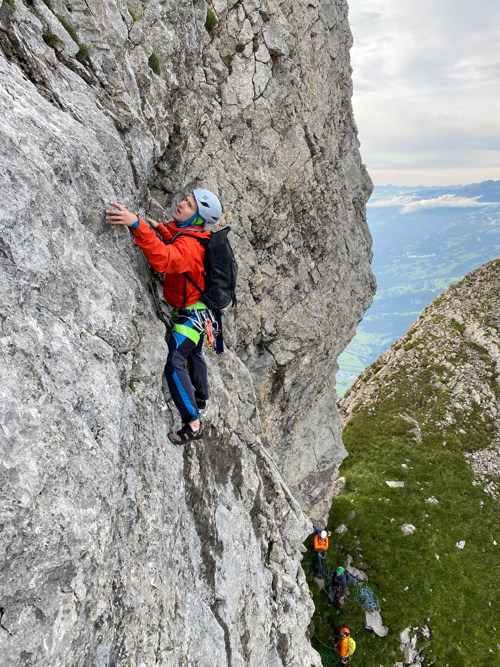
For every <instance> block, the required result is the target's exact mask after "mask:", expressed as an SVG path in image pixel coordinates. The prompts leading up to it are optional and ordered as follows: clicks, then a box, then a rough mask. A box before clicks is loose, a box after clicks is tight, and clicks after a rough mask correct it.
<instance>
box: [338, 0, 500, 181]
mask: <svg viewBox="0 0 500 667" xmlns="http://www.w3.org/2000/svg"><path fill="white" fill-rule="evenodd" d="M349 7H350V23H351V29H352V32H353V35H354V47H353V49H352V51H351V58H352V66H353V70H354V75H353V76H354V99H353V104H354V113H355V117H356V122H357V124H358V128H359V138H360V141H361V154H362V157H363V161H364V162H365V163H366V165H367V166H368V170H369V172H370V174H371V177H372V179H373V181H374V183H375V184H376V185H387V184H388V183H392V184H394V185H453V184H459V183H462V184H467V183H475V182H479V181H484V180H488V179H493V180H498V179H500V0H349Z"/></svg>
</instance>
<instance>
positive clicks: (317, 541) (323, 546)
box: [314, 535, 328, 551]
mask: <svg viewBox="0 0 500 667" xmlns="http://www.w3.org/2000/svg"><path fill="white" fill-rule="evenodd" d="M327 549H328V537H325V539H324V540H322V539H321V535H315V536H314V551H326V550H327Z"/></svg>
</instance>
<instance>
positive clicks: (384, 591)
mask: <svg viewBox="0 0 500 667" xmlns="http://www.w3.org/2000/svg"><path fill="white" fill-rule="evenodd" d="M499 372H500V261H499V260H496V261H494V262H490V263H489V264H486V265H484V266H483V267H481V268H480V269H478V270H477V271H474V272H472V273H471V274H468V275H467V276H466V277H465V278H464V279H463V280H462V281H460V283H458V284H457V285H454V286H452V287H451V288H449V289H448V290H447V291H446V292H445V293H444V294H443V295H442V296H441V297H440V298H438V299H436V300H435V301H434V302H433V303H432V304H431V306H429V307H428V308H426V309H425V310H424V312H423V314H422V315H421V317H420V318H419V319H418V320H417V321H416V322H415V323H414V324H413V325H412V327H411V328H410V331H409V332H408V334H407V335H406V336H405V337H404V338H403V339H402V340H401V341H400V342H399V343H397V344H395V345H394V346H393V347H392V348H391V349H390V350H389V351H388V352H387V353H386V354H385V355H383V356H382V357H381V358H380V359H379V360H377V362H375V364H373V365H372V366H370V368H368V369H367V371H365V373H364V374H363V375H362V376H361V377H360V378H359V379H358V380H357V382H356V383H355V384H354V385H353V387H352V388H351V389H350V391H349V392H348V394H346V398H345V399H344V400H343V401H342V402H341V407H342V411H343V417H344V419H345V422H346V427H345V431H344V443H345V445H346V447H347V450H348V451H349V457H348V458H347V459H346V461H345V462H344V464H343V465H342V468H341V475H344V476H345V478H346V487H345V489H344V491H343V493H342V495H341V496H340V497H339V498H337V499H335V500H334V503H333V506H332V511H331V514H330V524H329V529H330V530H332V531H333V530H334V529H335V528H336V527H337V526H338V525H339V524H341V523H345V524H346V525H347V526H348V531H347V533H345V534H344V535H343V536H341V537H340V536H338V535H336V534H335V533H333V534H332V538H331V546H330V550H329V554H328V557H327V566H328V567H330V568H334V567H336V566H337V565H339V564H345V562H346V559H347V555H348V554H350V555H352V556H353V557H354V563H353V564H354V565H355V566H356V567H358V568H360V569H363V570H365V571H366V573H367V574H368V576H369V585H370V586H371V587H372V588H373V590H374V591H375V593H376V594H377V595H378V597H379V599H380V603H381V608H382V616H383V620H384V623H385V624H386V625H388V626H389V628H390V632H389V634H388V636H387V637H386V638H384V639H380V638H375V637H373V636H372V635H371V634H370V633H368V632H367V631H366V630H363V614H362V612H361V609H360V608H359V606H358V605H356V603H354V602H347V603H346V607H345V611H343V612H342V613H341V614H340V616H338V617H336V616H335V614H334V612H333V608H331V607H329V606H328V600H327V597H326V595H325V594H324V593H320V592H319V589H318V588H317V586H316V584H314V583H313V584H312V585H311V589H312V591H313V595H314V599H315V603H316V609H317V612H316V615H315V617H314V623H315V626H316V634H317V637H318V638H319V640H321V642H323V643H325V644H329V643H331V640H332V635H333V634H334V633H335V629H336V628H337V629H338V628H340V627H341V626H342V625H345V624H347V625H348V626H349V627H350V628H351V630H352V632H353V636H354V637H355V639H356V641H357V642H358V649H357V651H356V654H355V661H353V665H354V664H355V665H356V666H359V667H379V665H383V666H384V667H389V666H391V667H392V666H393V665H395V663H396V662H397V661H403V654H402V652H401V650H400V641H399V635H400V633H401V632H402V631H403V630H404V629H405V628H407V627H410V628H412V630H411V633H410V635H411V636H413V635H417V645H416V647H417V649H418V650H421V654H420V658H419V659H420V660H422V664H426V665H430V664H437V665H439V666H441V665H442V666H443V667H446V666H447V665H448V667H466V666H467V667H469V666H470V665H481V666H482V667H490V666H491V667H493V666H498V665H500V597H499V596H498V590H499V586H500V584H499V573H500V507H499V500H498V497H499V490H498V489H499V487H500V478H499V474H500V437H499V426H500V421H499V419H498V415H499V411H500V406H499V397H500V387H499V384H498V377H499ZM473 457H475V459H474V458H473ZM469 462H474V466H475V468H476V470H477V472H476V473H475V472H474V471H473V470H472V467H471V465H469ZM391 480H396V481H404V483H405V486H404V488H395V489H394V488H389V486H387V484H386V481H391ZM485 487H486V488H487V490H488V491H489V493H486V492H485ZM432 497H434V498H436V499H437V500H438V501H439V502H438V504H429V503H426V502H425V501H426V499H430V498H432ZM352 510H354V512H355V515H356V516H355V517H354V518H352V519H350V520H349V516H352ZM405 523H409V524H413V525H414V526H415V531H414V533H413V534H411V535H407V536H405V535H404V534H403V533H402V531H401V528H400V527H401V525H402V524H405ZM461 541H465V546H464V548H463V549H459V548H458V547H457V546H456V545H457V543H460V542H461ZM307 558H308V557H307V556H306V559H307ZM306 559H305V560H306ZM309 576H311V572H310V571H309ZM335 625H336V628H335ZM424 626H427V627H428V628H429V630H430V637H429V638H427V639H426V638H425V637H424V636H423V634H422V628H424ZM314 641H316V640H315V639H314V640H313V642H314ZM315 647H316V648H318V649H320V650H321V649H322V646H321V644H319V643H316V644H315ZM402 664H403V663H402ZM418 664H420V663H418Z"/></svg>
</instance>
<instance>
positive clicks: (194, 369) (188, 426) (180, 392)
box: [106, 189, 222, 445]
mask: <svg viewBox="0 0 500 667" xmlns="http://www.w3.org/2000/svg"><path fill="white" fill-rule="evenodd" d="M110 203H111V206H114V207H115V208H114V209H110V210H108V211H106V220H109V222H110V223H111V224H112V225H125V226H127V227H129V228H130V230H131V232H132V234H133V236H134V239H135V243H136V245H138V246H139V247H140V248H141V249H142V251H143V252H144V255H145V256H146V259H147V260H148V262H149V263H150V265H151V266H152V267H153V269H154V270H155V271H158V272H159V273H163V274H165V279H164V282H163V294H164V296H165V299H166V301H167V303H169V304H170V305H171V306H173V307H174V311H173V313H172V315H173V317H172V319H173V321H174V331H173V332H172V335H171V336H170V340H169V342H168V357H167V364H166V366H165V376H166V379H167V383H168V388H169V390H170V395H171V396H172V399H173V401H174V403H175V405H176V407H177V409H178V410H179V412H180V414H181V418H182V421H183V423H184V426H183V428H181V429H180V430H179V431H177V432H176V433H170V434H169V436H168V437H169V439H170V441H171V442H173V443H174V444H176V445H182V444H184V443H185V442H190V441H191V440H200V439H201V438H202V437H203V426H202V424H201V421H200V416H201V415H200V410H202V409H203V408H204V407H205V405H206V401H207V399H208V381H207V365H206V362H205V360H204V358H203V353H202V345H203V338H204V337H203V333H202V332H200V331H198V330H197V328H196V325H195V323H196V317H193V313H195V310H194V309H195V308H196V311H197V312H198V313H199V312H200V311H208V308H207V306H206V305H205V304H204V303H202V302H201V301H200V297H201V295H202V292H203V288H204V285H205V278H204V266H203V261H204V259H205V247H204V246H203V245H202V244H201V243H199V242H198V241H197V240H196V238H192V236H193V235H194V234H195V235H196V236H199V237H200V238H210V232H209V231H208V230H206V229H205V225H206V223H207V222H208V223H215V222H217V220H218V219H219V218H220V216H221V214H222V208H221V205H220V202H219V200H218V198H217V197H216V196H215V195H214V194H213V193H212V192H210V191H209V190H201V189H200V190H194V191H193V193H192V194H190V195H189V196H188V197H187V199H185V200H184V201H181V203H180V204H179V206H178V207H177V208H176V209H175V211H174V212H173V213H172V218H173V220H172V221H171V222H169V223H168V224H167V225H163V224H159V223H158V222H156V221H155V220H152V219H151V218H148V222H149V224H150V225H151V227H150V226H149V225H147V224H146V223H145V222H144V220H143V219H142V218H140V217H138V216H137V215H135V214H134V213H131V212H130V211H127V210H126V209H125V208H123V206H121V205H120V204H118V203H117V202H110ZM186 228H189V234H190V235H191V236H187V235H180V236H179V237H178V238H176V239H175V240H174V241H173V242H172V243H171V244H169V245H167V244H166V243H163V242H162V241H161V240H160V239H159V238H158V237H157V235H156V233H155V232H158V233H159V234H160V236H161V237H162V239H163V240H164V241H167V242H168V241H171V240H172V239H173V238H174V236H175V235H176V234H178V233H179V232H182V231H183V230H185V229H186ZM186 231H187V230H186ZM183 274H186V275H183ZM209 313H212V311H209ZM185 359H187V360H188V366H189V372H188V371H187V370H186V368H185V367H184V360H185Z"/></svg>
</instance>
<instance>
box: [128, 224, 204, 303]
mask: <svg viewBox="0 0 500 667" xmlns="http://www.w3.org/2000/svg"><path fill="white" fill-rule="evenodd" d="M156 231H157V232H158V233H159V234H160V236H161V237H162V238H163V239H164V241H167V242H168V241H170V239H172V238H173V237H174V236H175V235H176V234H177V233H178V232H180V231H183V232H184V231H185V232H186V235H184V234H182V235H181V236H179V237H178V238H177V239H176V240H175V241H174V243H173V244H172V245H167V244H166V243H163V242H162V241H160V239H159V238H158V237H157V236H156V233H155V232H154V231H153V230H152V229H151V228H150V227H149V226H148V225H147V224H146V223H145V222H144V220H142V219H141V218H139V226H138V227H137V228H136V229H133V230H132V234H133V235H134V238H135V243H136V245H138V246H139V248H141V249H142V251H143V252H144V254H145V256H146V259H147V260H148V262H149V263H150V264H151V266H152V267H153V269H154V270H155V271H158V273H164V274H165V279H164V282H163V294H164V295H165V300H166V301H167V303H169V304H170V305H171V306H176V307H177V308H182V307H184V306H191V305H192V304H194V303H196V302H197V301H199V300H200V297H201V295H202V292H201V291H200V290H198V289H197V288H196V287H194V285H192V284H191V283H190V282H189V280H187V279H186V278H185V277H184V276H183V275H182V274H183V273H186V274H187V275H188V276H189V277H190V278H191V280H193V282H195V283H196V284H197V285H199V287H201V289H203V288H204V286H205V267H204V265H203V260H204V259H205V248H204V247H203V245H202V244H201V243H198V241H197V240H196V239H194V238H191V237H190V236H188V234H191V235H192V236H194V235H196V236H199V237H200V238H206V239H209V238H210V232H209V231H208V230H206V229H204V228H203V227H177V225H176V223H175V222H169V223H168V224H167V225H161V224H160V225H158V227H157V229H156Z"/></svg>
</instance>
